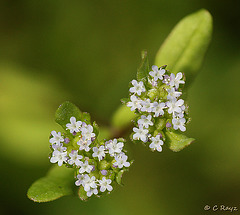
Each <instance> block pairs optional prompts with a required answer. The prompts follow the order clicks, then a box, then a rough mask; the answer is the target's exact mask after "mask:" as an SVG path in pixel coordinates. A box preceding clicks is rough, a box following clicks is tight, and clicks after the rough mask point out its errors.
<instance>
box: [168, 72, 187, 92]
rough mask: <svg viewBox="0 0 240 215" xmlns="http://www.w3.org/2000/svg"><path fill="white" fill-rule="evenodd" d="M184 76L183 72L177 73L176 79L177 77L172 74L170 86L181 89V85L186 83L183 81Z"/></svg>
mask: <svg viewBox="0 0 240 215" xmlns="http://www.w3.org/2000/svg"><path fill="white" fill-rule="evenodd" d="M182 76H183V75H182V73H181V72H179V73H177V75H176V77H175V75H174V74H173V73H171V75H170V82H169V85H170V86H171V87H174V86H175V88H177V89H178V88H179V84H184V83H185V81H183V80H181V79H182Z"/></svg>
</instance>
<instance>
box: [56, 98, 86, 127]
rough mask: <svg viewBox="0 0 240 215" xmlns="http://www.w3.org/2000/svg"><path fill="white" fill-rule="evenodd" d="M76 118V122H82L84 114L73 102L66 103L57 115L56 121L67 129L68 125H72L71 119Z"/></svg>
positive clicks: (61, 106)
mask: <svg viewBox="0 0 240 215" xmlns="http://www.w3.org/2000/svg"><path fill="white" fill-rule="evenodd" d="M72 116H74V117H75V118H76V120H82V118H83V116H82V112H81V111H80V110H79V108H78V107H77V106H76V105H74V104H73V103H71V102H68V101H67V102H64V103H63V104H61V105H60V106H59V108H58V109H57V111H56V113H55V121H56V122H57V123H58V124H59V125H61V126H62V127H63V129H64V130H65V129H66V124H67V123H70V118H71V117H72Z"/></svg>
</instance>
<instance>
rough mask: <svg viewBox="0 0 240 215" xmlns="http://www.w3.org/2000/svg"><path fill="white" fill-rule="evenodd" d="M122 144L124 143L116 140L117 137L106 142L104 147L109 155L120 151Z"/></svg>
mask: <svg viewBox="0 0 240 215" xmlns="http://www.w3.org/2000/svg"><path fill="white" fill-rule="evenodd" d="M123 146H124V143H123V142H117V139H113V140H111V141H109V142H107V144H106V148H107V149H108V151H109V154H110V156H114V155H115V154H119V153H121V151H122V148H123Z"/></svg>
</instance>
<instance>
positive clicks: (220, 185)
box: [0, 0, 240, 215]
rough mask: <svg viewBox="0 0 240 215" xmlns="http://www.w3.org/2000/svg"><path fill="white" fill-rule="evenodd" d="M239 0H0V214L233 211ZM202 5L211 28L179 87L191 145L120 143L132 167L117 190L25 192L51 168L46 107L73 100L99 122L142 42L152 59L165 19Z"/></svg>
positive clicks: (124, 86)
mask: <svg viewBox="0 0 240 215" xmlns="http://www.w3.org/2000/svg"><path fill="white" fill-rule="evenodd" d="M238 3H239V2H237V1H217V0H183V1H179V0H168V1H164V0H158V1H157V0H148V1H144V0H129V1H126V0H122V1H107V0H105V1H96V0H91V1H82V0H80V1H74V0H73V1H61V0H60V1H55V0H52V1H47V0H42V1H32V0H21V1H14V0H1V1H0V29H1V30H0V32H1V33H0V120H1V123H0V140H1V141H0V145H1V148H0V170H1V173H0V191H1V192H0V193H1V197H0V214H3V215H8V214H18V215H29V214H35V215H40V214H41V215H42V214H44V215H48V214H49V215H50V214H51V215H54V214H72V215H75V214H76V215H78V214H79V215H80V214H81V215H90V214H91V215H93V214H97V215H102V214H104V215H110V214H115V215H122V214H129V215H136V214H139V215H141V214H149V215H155V214H159V215H175V214H187V215H188V214H189V215H192V214H210V212H209V211H207V212H204V210H203V207H204V206H205V205H206V204H208V205H210V206H213V205H215V204H218V205H221V204H224V205H226V206H236V207H238V208H239V210H240V165H239V163H240V156H239V155H240V141H239V139H240V131H239V124H240V111H239V108H240V90H239V80H240V72H239V71H240V49H239V48H240V43H239V37H240V31H239V26H240V17H239V11H240V10H239V9H240V8H239V4H238ZM201 8H206V9H207V10H209V11H210V13H211V14H212V16H213V20H214V31H213V39H212V43H211V46H210V48H209V50H208V52H207V55H206V58H205V61H204V64H203V66H202V68H201V71H200V72H199V75H198V77H197V78H196V80H195V82H194V83H193V84H192V87H191V88H190V90H189V97H188V104H189V105H190V111H191V117H192V122H191V123H190V125H189V127H188V132H187V133H188V136H190V137H194V138H196V141H195V143H193V144H192V145H191V146H189V147H188V148H186V149H184V150H183V151H181V152H179V153H174V152H171V151H170V150H169V149H167V147H165V148H164V150H163V152H162V153H157V152H155V153H152V152H150V151H149V150H147V149H146V148H145V147H144V146H142V145H133V144H131V143H129V144H130V146H129V148H130V150H131V154H132V156H133V157H134V160H135V163H134V165H133V166H132V167H131V171H130V172H128V173H127V174H126V175H125V176H124V184H125V186H124V187H119V188H118V189H116V190H115V191H114V192H113V193H112V194H111V195H108V196H106V197H104V198H101V199H97V198H93V199H91V200H90V201H88V202H81V201H80V200H79V199H77V198H75V197H63V198H61V199H59V200H56V201H54V202H49V203H41V204H39V203H34V202H32V201H30V200H29V199H27V196H26V193H27V189H28V187H29V186H30V185H31V183H32V182H34V181H35V180H36V179H38V178H39V177H42V176H44V175H45V173H46V172H47V170H48V169H49V167H50V166H51V165H50V163H49V160H48V154H49V144H48V136H49V133H50V131H51V130H54V129H58V126H57V125H56V124H55V122H54V112H55V110H56V109H57V107H58V106H59V105H60V104H61V103H62V102H63V101H66V100H69V101H72V102H73V103H75V104H76V105H78V106H79V107H80V109H81V110H83V111H87V112H89V113H91V115H92V118H93V119H94V120H96V121H97V122H99V124H100V125H101V126H108V125H109V124H110V120H111V116H112V114H113V113H114V111H115V110H116V109H117V108H118V106H119V105H120V99H121V98H123V97H126V96H127V95H128V84H129V82H130V81H131V80H132V79H133V78H134V77H135V75H136V68H137V67H138V65H139V62H140V51H141V50H142V49H147V50H148V52H149V56H150V61H151V62H152V63H153V62H154V56H155V54H156V52H157V50H158V49H159V47H160V45H161V43H162V42H163V41H164V39H165V38H166V36H167V35H168V34H169V32H170V30H171V29H172V28H173V27H174V25H175V24H176V23H177V22H178V21H179V20H180V19H181V18H183V17H184V16H186V15H188V14H189V13H192V12H195V11H196V10H198V9H201ZM225 213H226V212H225ZM237 213H238V212H235V213H234V214H237ZM219 214H220V213H219Z"/></svg>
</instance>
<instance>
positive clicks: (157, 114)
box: [123, 52, 193, 152]
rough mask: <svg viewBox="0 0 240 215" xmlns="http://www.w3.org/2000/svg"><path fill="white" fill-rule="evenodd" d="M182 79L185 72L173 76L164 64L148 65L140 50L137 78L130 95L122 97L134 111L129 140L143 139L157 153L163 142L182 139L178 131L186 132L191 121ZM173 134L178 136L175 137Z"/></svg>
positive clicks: (131, 83)
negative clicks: (140, 58) (183, 94)
mask: <svg viewBox="0 0 240 215" xmlns="http://www.w3.org/2000/svg"><path fill="white" fill-rule="evenodd" d="M185 81H186V78H185V76H184V73H182V72H178V73H177V74H176V75H175V74H173V73H171V72H170V71H169V70H168V69H167V65H164V66H161V67H157V66H155V65H153V66H152V67H151V68H150V67H149V66H148V60H147V56H146V52H143V60H142V64H141V66H140V68H139V69H138V73H137V80H132V81H131V82H130V87H129V93H130V96H129V98H128V99H124V100H123V101H124V104H125V105H126V106H127V107H129V108H130V109H131V111H132V112H134V113H135V119H134V127H133V133H132V134H131V136H130V138H131V139H132V141H134V142H142V143H144V145H147V146H148V147H149V148H150V149H151V150H152V151H158V152H161V151H162V146H163V145H164V142H166V141H167V142H171V143H172V141H173V142H174V141H181V139H179V138H178V134H181V132H185V131H186V125H187V124H188V123H189V122H190V118H189V115H188V105H187V104H186V102H185V101H184V100H183V98H182V93H183V90H184V85H185ZM172 134H174V135H172ZM173 136H174V137H175V138H176V137H177V139H176V140H174V138H173ZM179 137H181V135H180V136H179ZM192 140H193V139H191V141H192ZM187 144H188V143H186V145H187ZM189 144H190V142H189ZM171 147H172V144H170V148H171ZM181 147H183V146H181ZM184 147H185V146H184ZM171 149H173V148H171ZM174 150H175V148H174ZM178 150H180V149H178V148H177V149H176V150H175V151H178Z"/></svg>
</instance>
